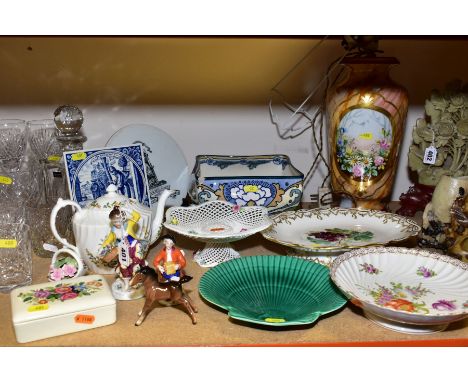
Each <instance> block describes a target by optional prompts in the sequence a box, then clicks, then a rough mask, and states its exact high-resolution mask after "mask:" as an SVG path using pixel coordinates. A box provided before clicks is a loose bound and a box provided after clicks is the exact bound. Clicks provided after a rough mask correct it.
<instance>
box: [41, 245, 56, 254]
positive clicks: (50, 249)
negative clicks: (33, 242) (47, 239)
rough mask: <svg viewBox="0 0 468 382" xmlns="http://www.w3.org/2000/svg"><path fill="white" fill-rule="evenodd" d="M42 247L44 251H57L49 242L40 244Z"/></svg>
mask: <svg viewBox="0 0 468 382" xmlns="http://www.w3.org/2000/svg"><path fill="white" fill-rule="evenodd" d="M42 248H44V249H45V250H46V251H50V252H57V251H58V248H57V247H56V246H55V245H53V244H49V243H44V244H42Z"/></svg>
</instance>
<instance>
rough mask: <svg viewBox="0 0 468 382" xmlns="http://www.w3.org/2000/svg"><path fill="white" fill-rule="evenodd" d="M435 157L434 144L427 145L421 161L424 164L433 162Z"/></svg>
mask: <svg viewBox="0 0 468 382" xmlns="http://www.w3.org/2000/svg"><path fill="white" fill-rule="evenodd" d="M436 158H437V149H436V148H435V147H434V146H429V147H428V148H427V149H426V151H424V159H423V162H424V163H426V164H434V163H435V161H436Z"/></svg>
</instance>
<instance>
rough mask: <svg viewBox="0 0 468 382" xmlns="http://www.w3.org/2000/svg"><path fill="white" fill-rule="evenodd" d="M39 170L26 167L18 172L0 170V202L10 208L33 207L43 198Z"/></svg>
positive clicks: (35, 167)
mask: <svg viewBox="0 0 468 382" xmlns="http://www.w3.org/2000/svg"><path fill="white" fill-rule="evenodd" d="M41 176H42V173H41V170H40V168H39V167H37V166H28V167H26V168H22V169H20V170H18V171H7V170H3V169H0V201H1V203H2V204H6V205H9V206H11V207H15V206H16V207H18V206H24V205H35V204H36V203H39V202H40V201H41V198H42V197H43V183H42V181H41Z"/></svg>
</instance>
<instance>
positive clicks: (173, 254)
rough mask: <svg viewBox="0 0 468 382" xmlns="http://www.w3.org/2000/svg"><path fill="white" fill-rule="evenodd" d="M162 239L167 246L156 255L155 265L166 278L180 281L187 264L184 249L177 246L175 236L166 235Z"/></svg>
mask: <svg viewBox="0 0 468 382" xmlns="http://www.w3.org/2000/svg"><path fill="white" fill-rule="evenodd" d="M162 239H163V243H164V246H165V247H164V248H163V249H162V250H161V251H160V252H159V253H158V254H157V255H156V257H155V258H154V261H153V265H154V267H155V268H157V269H158V270H159V272H161V275H162V276H163V277H164V279H165V280H167V281H175V282H178V281H180V278H181V277H182V276H183V275H184V273H183V271H182V269H184V268H185V265H186V261H185V254H184V251H182V250H180V249H178V248H176V247H175V239H174V237H173V236H171V235H165V236H163V237H162Z"/></svg>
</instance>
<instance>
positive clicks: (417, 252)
mask: <svg viewBox="0 0 468 382" xmlns="http://www.w3.org/2000/svg"><path fill="white" fill-rule="evenodd" d="M381 252H386V253H391V254H392V255H394V254H397V255H400V256H408V255H410V256H420V257H427V258H430V259H434V260H436V261H442V262H444V263H447V264H450V265H453V266H455V267H457V268H460V269H462V270H464V271H468V263H464V262H462V261H460V260H457V259H455V258H453V257H449V256H447V255H442V254H440V253H437V252H432V251H428V250H424V249H413V248H402V247H385V248H382V247H377V248H372V247H370V248H361V249H355V250H353V251H349V252H346V253H343V254H342V255H340V256H338V257H337V258H336V259H335V260H333V262H332V264H331V266H330V277H331V279H332V280H333V282H334V283H335V284H336V286H337V287H338V288H340V290H341V291H342V292H343V293H345V294H346V295H347V296H350V297H352V298H354V299H356V300H358V301H360V302H362V303H364V304H367V305H371V306H373V307H375V308H378V309H379V310H383V311H388V312H391V313H395V312H398V313H399V314H401V315H403V316H405V315H406V316H408V317H411V316H413V317H414V316H419V317H454V318H457V319H463V318H464V317H466V316H467V315H468V310H466V309H465V312H464V313H460V312H453V313H445V312H444V313H438V314H431V313H428V314H420V313H412V312H405V311H396V310H395V309H392V308H388V307H386V306H380V305H377V304H375V303H373V302H372V301H365V300H363V299H362V298H359V297H358V296H356V295H355V294H354V293H353V292H351V291H349V290H347V289H345V288H343V287H342V286H341V283H340V280H339V279H338V277H337V275H336V272H337V270H338V268H339V267H340V265H341V264H342V263H344V262H346V261H348V260H349V259H351V258H353V257H362V256H365V255H370V254H378V253H381ZM363 309H364V310H365V308H363ZM372 313H373V314H376V315H378V314H377V313H374V312H372ZM381 317H383V318H385V319H390V320H392V321H396V322H401V323H411V324H414V322H413V321H409V322H405V321H403V320H396V319H391V318H388V317H386V316H381ZM416 325H417V324H416ZM421 325H423V324H421ZM428 325H431V324H428Z"/></svg>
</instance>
